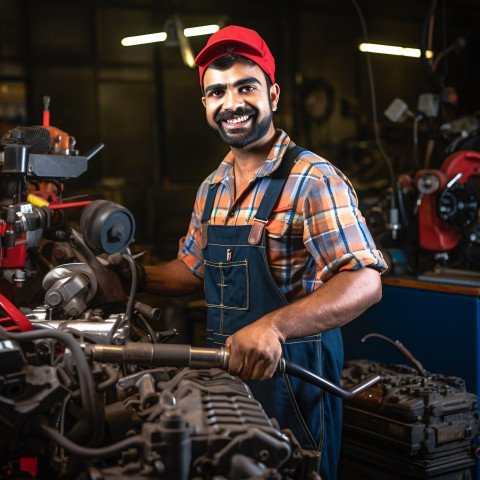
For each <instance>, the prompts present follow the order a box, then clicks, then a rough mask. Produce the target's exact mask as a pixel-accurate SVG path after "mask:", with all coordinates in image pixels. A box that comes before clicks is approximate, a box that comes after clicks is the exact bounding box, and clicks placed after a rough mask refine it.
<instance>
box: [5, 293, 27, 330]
mask: <svg viewBox="0 0 480 480" xmlns="http://www.w3.org/2000/svg"><path fill="white" fill-rule="evenodd" d="M0 307H1V308H2V309H3V310H4V312H5V313H6V314H7V315H10V318H11V319H12V320H13V321H14V322H15V323H16V324H17V326H18V327H19V328H20V330H21V331H22V332H28V331H30V330H33V325H32V324H31V323H30V320H29V319H28V318H27V317H26V316H25V315H24V314H23V313H22V312H21V311H20V310H19V309H18V308H17V307H16V306H15V305H13V303H11V302H10V301H9V300H7V298H5V297H4V296H3V295H2V294H1V293H0ZM4 320H6V319H5V318H2V319H1V321H2V322H3V321H4ZM7 329H8V330H12V328H11V327H8V328H7Z"/></svg>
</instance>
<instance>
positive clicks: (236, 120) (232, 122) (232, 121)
mask: <svg viewBox="0 0 480 480" xmlns="http://www.w3.org/2000/svg"><path fill="white" fill-rule="evenodd" d="M247 120H248V115H244V116H243V117H237V118H229V119H227V123H228V124H229V125H235V124H237V123H243V122H246V121H247Z"/></svg>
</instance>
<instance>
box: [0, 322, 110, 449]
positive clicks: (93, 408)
mask: <svg viewBox="0 0 480 480" xmlns="http://www.w3.org/2000/svg"><path fill="white" fill-rule="evenodd" d="M0 331H2V333H4V334H5V335H6V336H7V337H8V338H9V339H10V340H16V341H33V340H37V339H39V338H54V339H56V340H60V341H61V342H63V343H64V344H65V345H66V346H67V347H68V348H69V349H70V351H71V352H72V355H73V357H74V358H75V364H76V366H77V369H78V380H79V384H80V394H81V398H82V407H83V408H84V409H85V410H86V411H87V414H88V416H89V418H90V419H91V428H92V442H95V441H98V440H99V439H100V438H101V436H102V431H101V428H102V425H103V422H101V421H100V419H101V415H100V412H99V409H98V408H97V403H96V401H95V398H96V395H95V394H96V391H95V384H94V382H93V377H92V373H91V372H90V368H89V365H88V362H87V359H86V358H85V354H84V353H83V350H82V349H81V347H80V345H79V344H78V343H77V341H76V340H75V339H74V338H73V337H72V336H71V335H69V334H68V333H65V332H62V331H60V330H53V329H42V330H40V331H37V330H33V331H31V332H22V333H17V332H7V331H6V330H5V329H4V328H3V327H0Z"/></svg>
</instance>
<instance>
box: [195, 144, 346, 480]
mask: <svg viewBox="0 0 480 480" xmlns="http://www.w3.org/2000/svg"><path fill="white" fill-rule="evenodd" d="M302 150H303V149H301V148H300V147H296V146H295V147H293V148H291V149H289V150H288V151H287V152H286V153H285V157H284V158H283V160H282V163H281V165H280V166H279V168H278V169H277V170H276V171H275V172H273V173H272V175H270V176H269V177H265V178H263V179H259V180H258V181H264V182H265V181H266V182H269V185H268V187H267V190H266V192H265V195H264V197H263V199H262V202H261V204H260V206H259V208H258V211H257V213H256V215H255V220H254V224H253V225H240V226H228V225H209V224H208V223H209V220H210V217H211V213H212V209H213V204H214V201H215V194H216V191H217V188H218V185H219V183H217V184H212V185H211V186H210V188H209V191H208V195H207V199H206V203H205V208H204V212H203V216H202V243H203V245H202V247H203V257H204V262H205V297H206V303H207V307H208V308H207V345H208V346H209V347H216V348H218V347H219V346H220V345H224V344H225V340H226V339H227V337H228V336H230V335H231V334H233V333H235V332H236V331H237V330H240V329H241V328H242V327H244V326H246V325H248V324H250V323H253V322H254V321H255V320H257V319H259V318H261V317H262V316H263V315H266V314H267V313H269V312H271V311H273V310H276V309H278V308H281V307H283V306H284V305H286V304H287V303H288V302H287V300H286V299H285V296H284V295H283V293H282V292H281V291H280V289H279V287H278V286H277V284H276V283H275V281H274V280H273V277H272V275H271V273H270V269H269V266H268V262H267V257H266V252H265V249H266V234H265V228H264V227H265V225H266V222H267V220H268V217H269V216H270V213H271V212H272V209H273V207H274V205H275V204H276V202H277V200H278V197H279V195H280V193H281V191H282V188H283V186H284V184H285V182H286V179H287V177H288V174H289V172H290V170H291V168H292V166H293V163H294V160H295V158H296V157H297V156H298V154H299V153H300V152H301V151H302ZM282 350H283V356H284V358H285V360H287V361H292V362H294V363H296V364H298V365H301V366H302V367H304V368H306V369H307V370H310V371H311V372H313V373H315V374H317V375H322V376H324V377H325V378H328V380H330V381H332V382H334V383H336V384H337V385H338V384H339V383H340V372H341V367H342V362H343V344H342V339H341V333H340V330H339V329H335V330H331V331H328V332H324V333H322V334H321V335H320V334H317V335H311V336H309V337H304V338H297V339H289V340H287V341H286V342H285V344H284V345H283V347H282ZM246 383H247V384H248V386H249V387H250V389H251V391H252V394H253V396H254V397H255V398H256V399H257V400H258V401H259V402H260V403H261V404H262V406H263V408H264V409H265V411H266V413H267V415H268V416H269V417H274V418H276V420H277V421H278V423H279V425H280V428H289V429H290V430H292V432H293V434H294V435H295V437H296V438H297V440H298V441H299V442H300V444H301V445H302V447H303V448H306V449H309V450H315V451H317V452H319V457H320V452H321V469H320V473H321V475H322V480H334V479H335V478H336V463H337V459H338V454H339V447H340V432H341V400H340V399H338V398H337V397H334V396H331V395H329V394H326V393H325V392H323V391H322V390H321V389H319V388H318V387H315V386H313V385H311V384H309V383H307V382H304V381H301V380H299V379H297V378H295V377H291V376H289V375H283V376H280V375H279V376H275V377H273V378H271V379H270V380H266V381H249V382H246Z"/></svg>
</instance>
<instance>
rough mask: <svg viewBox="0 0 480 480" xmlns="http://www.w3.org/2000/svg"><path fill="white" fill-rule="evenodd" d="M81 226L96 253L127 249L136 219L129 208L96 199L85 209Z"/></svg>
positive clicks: (86, 239) (89, 244)
mask: <svg viewBox="0 0 480 480" xmlns="http://www.w3.org/2000/svg"><path fill="white" fill-rule="evenodd" d="M80 228H81V230H82V232H83V235H84V238H85V242H86V243H87V245H88V246H89V247H90V248H91V250H92V251H93V252H94V253H95V254H96V255H98V254H100V253H104V252H106V253H110V254H113V253H117V252H122V251H123V250H125V249H126V248H127V247H128V246H129V245H130V242H131V241H132V239H133V235H134V233H135V220H134V218H133V215H132V214H131V213H130V211H129V210H127V209H126V208H124V207H122V206H121V205H117V204H116V203H113V202H108V201H105V200H95V201H94V202H92V203H91V204H90V205H88V206H87V207H85V208H84V209H83V212H82V215H81V217H80Z"/></svg>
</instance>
